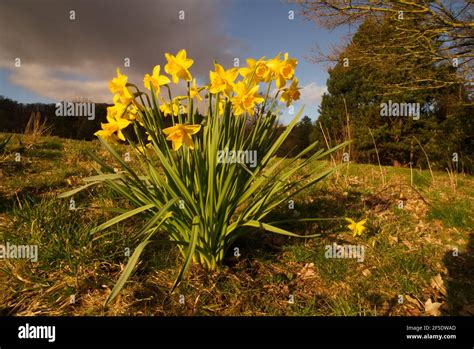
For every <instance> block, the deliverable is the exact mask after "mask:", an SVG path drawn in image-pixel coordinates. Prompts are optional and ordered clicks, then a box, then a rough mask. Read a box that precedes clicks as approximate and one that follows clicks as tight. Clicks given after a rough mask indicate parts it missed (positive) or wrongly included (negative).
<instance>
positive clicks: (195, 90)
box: [189, 79, 202, 102]
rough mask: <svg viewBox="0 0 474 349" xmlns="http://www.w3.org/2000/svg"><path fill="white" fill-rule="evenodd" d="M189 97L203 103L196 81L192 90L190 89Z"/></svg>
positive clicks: (194, 80)
mask: <svg viewBox="0 0 474 349" xmlns="http://www.w3.org/2000/svg"><path fill="white" fill-rule="evenodd" d="M189 96H190V97H191V98H197V100H198V101H199V102H201V101H202V97H201V96H200V95H199V89H198V88H197V86H196V79H193V84H192V85H191V88H190V89H189Z"/></svg>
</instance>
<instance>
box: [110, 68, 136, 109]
mask: <svg viewBox="0 0 474 349" xmlns="http://www.w3.org/2000/svg"><path fill="white" fill-rule="evenodd" d="M127 81H128V77H127V76H126V75H123V74H121V73H120V69H119V68H117V77H116V78H113V79H112V80H110V81H109V90H110V92H112V93H114V94H117V95H118V96H119V97H120V103H122V104H125V105H128V104H130V103H131V102H132V101H133V95H132V93H130V91H129V90H128V88H127V86H126V85H127Z"/></svg>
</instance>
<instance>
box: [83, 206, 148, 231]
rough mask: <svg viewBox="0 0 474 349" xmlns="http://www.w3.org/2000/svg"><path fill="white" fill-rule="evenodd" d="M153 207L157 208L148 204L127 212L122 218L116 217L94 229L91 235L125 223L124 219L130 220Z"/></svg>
mask: <svg viewBox="0 0 474 349" xmlns="http://www.w3.org/2000/svg"><path fill="white" fill-rule="evenodd" d="M153 207H155V204H148V205H144V206H142V207H139V208H136V209H134V210H131V211H128V212H125V213H123V214H121V215H120V216H117V217H114V218H112V219H111V220H108V221H107V222H105V223H103V224H101V225H99V226H98V227H95V228H94V229H92V230H91V231H90V233H91V234H94V233H97V232H99V231H101V230H104V229H106V228H108V227H110V226H112V225H114V224H117V223H118V222H121V221H123V220H124V219H127V218H130V217H132V216H134V215H136V214H137V213H140V212H143V211H146V210H149V209H150V208H153Z"/></svg>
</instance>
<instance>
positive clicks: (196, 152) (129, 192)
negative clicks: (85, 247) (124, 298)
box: [63, 50, 342, 300]
mask: <svg viewBox="0 0 474 349" xmlns="http://www.w3.org/2000/svg"><path fill="white" fill-rule="evenodd" d="M165 58H166V61H167V63H166V64H165V65H164V67H163V69H162V67H160V66H159V65H157V66H155V67H154V68H153V70H152V71H151V74H150V73H147V74H146V75H145V76H144V79H143V85H142V86H143V88H142V87H141V86H139V85H135V84H132V83H130V82H129V81H128V77H127V76H125V75H123V74H122V73H121V72H120V70H119V69H117V76H116V77H114V78H113V79H112V80H111V81H110V82H109V89H110V92H111V93H112V94H113V101H114V105H113V106H111V107H109V108H108V109H107V122H106V123H103V124H102V127H101V130H99V131H97V133H96V135H97V136H98V137H99V139H100V141H101V142H102V143H103V145H104V146H105V147H106V148H107V150H108V151H109V152H110V153H111V154H112V155H113V156H114V157H115V159H116V160H117V161H118V162H119V163H120V165H121V170H120V171H119V172H115V171H114V169H113V167H111V166H110V165H109V164H107V163H105V162H104V161H102V160H101V159H98V158H96V161H98V162H99V163H100V164H101V167H102V170H101V171H99V174H98V175H97V176H93V177H90V178H88V179H86V181H87V184H86V185H85V186H84V187H83V188H85V187H87V186H89V185H93V184H98V183H102V184H104V185H107V186H109V187H110V188H111V189H112V190H113V191H114V192H116V193H117V194H118V195H120V196H122V197H124V198H126V199H128V201H129V202H130V204H131V205H132V206H133V207H134V208H133V209H132V210H130V211H125V212H124V213H122V214H121V215H119V216H117V217H115V218H113V219H112V220H110V221H108V222H106V223H104V224H102V225H100V226H99V227H97V228H95V229H94V230H93V231H92V233H97V232H99V231H101V230H103V229H106V228H108V227H110V226H112V225H114V224H116V223H119V222H121V221H122V220H125V219H127V218H129V217H132V216H135V215H138V216H140V217H142V219H143V220H142V221H143V225H142V226H141V227H139V228H137V230H138V234H140V235H141V236H143V242H142V243H141V244H140V245H139V246H137V248H136V250H135V253H134V254H133V255H132V257H131V258H130V260H129V264H128V265H127V267H126V269H125V270H124V272H123V274H122V276H121V278H120V280H119V282H118V283H117V285H116V288H115V289H114V290H113V292H112V294H111V296H110V297H109V300H110V299H112V298H113V297H115V296H116V294H117V293H118V291H119V290H120V288H121V287H122V286H123V285H124V283H125V281H126V279H127V278H128V276H129V275H130V273H131V271H132V269H133V267H134V266H135V264H136V263H137V260H138V257H139V256H140V254H141V252H142V251H143V249H144V248H145V246H146V245H147V244H148V243H149V242H150V241H151V239H152V238H153V236H154V235H155V234H158V233H160V234H166V235H167V236H168V237H169V239H170V241H172V242H174V243H175V244H176V245H177V246H178V248H179V249H180V251H181V252H182V254H183V257H184V262H183V268H182V270H181V272H180V273H179V275H178V277H177V280H176V283H175V287H176V285H177V284H178V283H179V281H180V280H181V279H182V277H183V275H184V273H185V272H186V270H187V268H188V266H189V265H190V263H192V262H194V263H198V264H200V265H201V266H203V267H204V268H205V269H207V270H215V269H217V268H218V267H219V265H220V264H221V263H222V261H223V259H224V256H225V253H226V251H227V249H228V248H229V247H230V246H231V245H232V244H233V243H234V241H235V240H236V239H237V238H238V237H240V236H242V235H244V234H251V233H252V232H255V231H256V230H266V231H268V232H272V233H276V234H283V235H287V236H299V235H297V234H294V233H293V232H291V231H288V230H285V229H283V228H281V227H279V225H280V224H283V223H285V222H284V221H283V222H273V223H272V222H268V221H267V219H266V217H267V216H268V214H269V213H270V212H271V211H272V210H274V209H276V208H278V207H282V205H285V203H286V202H287V201H288V200H289V199H290V198H291V197H293V196H294V195H296V194H297V193H298V192H299V191H301V190H303V189H305V188H306V187H308V186H310V185H312V184H314V183H316V182H318V181H320V180H321V179H323V178H324V177H326V176H328V175H329V174H330V173H331V172H332V171H333V170H334V169H328V168H327V167H326V166H325V165H324V163H321V162H318V161H317V160H319V159H322V158H323V157H324V156H326V155H327V154H329V153H330V152H331V151H333V150H335V149H332V150H330V151H326V152H323V150H318V151H316V149H315V148H316V146H317V144H316V143H314V144H311V145H310V146H309V147H308V148H307V149H305V150H303V151H302V152H301V153H300V154H298V155H297V156H296V157H294V158H292V159H285V158H280V159H276V158H275V154H276V152H277V150H278V148H279V147H280V146H281V145H282V143H283V142H284V141H285V139H286V138H287V136H288V135H289V133H290V132H291V130H292V129H293V127H294V126H295V124H296V123H297V121H298V119H299V116H300V114H301V111H300V113H298V114H297V115H296V116H295V117H294V119H293V120H292V121H291V122H290V123H289V125H288V126H287V127H286V128H285V130H284V131H283V132H281V131H280V130H279V129H278V116H277V115H278V113H277V108H278V105H279V104H282V105H284V106H287V107H288V106H290V105H291V104H292V103H293V102H294V101H295V100H298V99H299V98H300V88H299V87H298V79H297V78H296V77H295V69H296V67H297V65H298V61H297V60H296V59H294V58H290V57H289V56H288V54H287V53H285V54H284V55H282V54H278V55H276V56H275V57H274V58H270V59H265V57H262V58H260V59H258V60H255V59H248V60H247V64H246V66H245V67H241V68H235V67H234V68H230V69H225V68H224V67H223V66H222V65H220V64H219V63H214V69H213V70H212V71H211V72H209V80H208V81H205V82H204V83H199V82H200V80H199V79H196V78H195V77H193V76H192V74H191V71H190V69H191V68H192V66H193V63H194V61H193V60H192V59H191V58H189V57H188V55H187V53H186V51H185V50H181V51H179V52H178V53H177V54H176V55H172V54H169V53H166V54H165ZM180 82H184V85H186V86H187V91H186V94H184V95H178V96H174V97H173V95H172V86H173V85H175V84H178V83H180ZM274 91H275V92H274ZM280 102H281V103H280ZM198 108H199V109H200V110H199V111H198ZM110 140H118V141H125V142H127V143H128V144H129V145H130V146H131V147H132V148H133V149H134V150H135V152H134V154H135V156H136V157H137V159H138V160H139V164H140V167H139V169H133V168H132V167H131V166H130V164H129V163H127V162H125V161H124V160H123V159H122V157H121V156H120V154H118V153H117V152H116V151H115V150H114V147H113V146H112V145H111V144H110ZM341 146H342V145H341ZM223 150H226V151H234V152H238V151H240V152H244V153H245V152H247V151H252V152H255V154H257V159H258V161H257V164H256V166H251V167H250V166H247V164H246V163H245V162H235V161H234V162H226V161H219V160H218V154H219V152H220V151H223ZM304 168H308V169H310V170H309V171H304V172H302V171H301V170H303V169H304ZM296 175H298V180H295V178H296V177H295V176H296ZM77 191H78V189H76V190H74V191H73V192H70V193H66V194H65V195H63V196H66V195H72V194H74V193H75V192H77ZM293 221H295V219H293ZM305 237H310V236H305ZM173 289H174V288H173Z"/></svg>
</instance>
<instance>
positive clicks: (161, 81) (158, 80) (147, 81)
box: [143, 65, 170, 94]
mask: <svg viewBox="0 0 474 349" xmlns="http://www.w3.org/2000/svg"><path fill="white" fill-rule="evenodd" d="M160 69H161V67H160V66H159V65H156V66H155V67H154V68H153V74H152V75H151V76H150V74H146V75H145V77H144V78H143V85H144V86H145V88H146V89H148V90H151V87H150V85H153V91H155V93H156V94H159V93H160V86H163V85H167V84H169V83H170V79H169V78H168V77H167V76H165V75H160Z"/></svg>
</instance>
